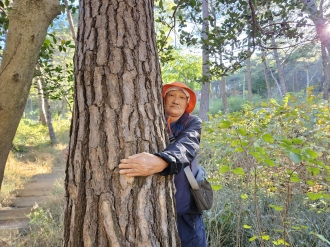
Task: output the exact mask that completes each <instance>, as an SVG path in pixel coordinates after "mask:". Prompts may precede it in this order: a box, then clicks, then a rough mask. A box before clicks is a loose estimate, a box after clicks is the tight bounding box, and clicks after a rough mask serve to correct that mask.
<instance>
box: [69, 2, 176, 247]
mask: <svg viewBox="0 0 330 247" xmlns="http://www.w3.org/2000/svg"><path fill="white" fill-rule="evenodd" d="M153 10H154V6H153V1H152V0H137V1H134V2H133V1H120V0H103V1H90V0H81V1H80V13H79V24H78V32H77V41H78V45H77V46H76V52H75V59H74V65H75V66H74V68H75V94H74V97H75V98H74V102H75V103H74V110H73V119H72V126H71V130H70V144H69V155H68V161H67V169H66V178H65V190H66V196H65V198H66V201H65V212H64V227H63V228H64V231H63V232H64V236H63V246H64V247H65V246H72V247H77V246H79V247H80V246H82V247H83V246H93V247H97V246H100V247H101V246H102V247H106V246H111V247H114V246H115V247H121V246H122V247H124V246H125V247H130V246H141V247H142V246H164V247H166V246H167V247H171V246H173V247H175V246H180V239H179V237H178V233H177V226H176V210H175V203H174V190H175V188H174V183H173V176H160V175H157V174H155V175H152V176H148V177H127V176H124V175H120V174H119V169H118V168H117V166H118V164H119V163H120V160H121V159H123V158H124V157H128V156H129V155H132V154H135V153H140V152H144V151H145V152H149V153H155V152H158V151H160V150H163V149H164V148H165V146H166V139H167V137H166V133H165V124H164V111H163V105H162V104H163V102H162V98H161V87H162V82H161V74H160V65H159V59H158V55H157V47H156V42H155V31H154V16H153Z"/></svg>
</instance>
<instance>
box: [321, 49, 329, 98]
mask: <svg viewBox="0 0 330 247" xmlns="http://www.w3.org/2000/svg"><path fill="white" fill-rule="evenodd" d="M321 52H322V67H323V75H324V79H323V99H325V100H328V99H329V84H330V49H328V54H327V51H326V47H325V46H324V45H322V44H321Z"/></svg>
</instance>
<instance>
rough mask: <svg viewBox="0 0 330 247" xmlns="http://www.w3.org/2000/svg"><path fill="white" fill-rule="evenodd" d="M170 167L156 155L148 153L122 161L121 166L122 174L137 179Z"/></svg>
mask: <svg viewBox="0 0 330 247" xmlns="http://www.w3.org/2000/svg"><path fill="white" fill-rule="evenodd" d="M167 166H168V164H167V162H166V161H165V160H163V159H162V158H159V157H157V156H156V155H153V154H149V153H146V152H143V153H139V154H135V155H132V156H129V157H128V158H127V159H122V160H121V161H120V164H119V166H118V167H119V168H120V171H119V173H120V174H123V175H126V176H129V177H137V176H149V175H152V174H155V173H159V172H161V171H163V170H164V169H165V168H166V167H167Z"/></svg>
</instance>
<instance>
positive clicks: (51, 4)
mask: <svg viewBox="0 0 330 247" xmlns="http://www.w3.org/2000/svg"><path fill="white" fill-rule="evenodd" d="M29 2H30V1H27V0H17V1H15V2H14V3H13V8H12V10H11V12H10V15H9V26H8V34H7V37H6V46H5V50H4V52H3V57H2V61H1V67H0V119H1V122H0V139H1V140H2V141H1V143H0V185H1V183H2V179H3V173H4V169H5V164H6V160H7V157H8V153H9V151H10V149H11V146H12V140H13V138H14V135H15V132H16V129H17V126H18V124H19V121H20V119H21V116H22V114H23V111H24V106H25V103H26V99H27V97H28V94H29V90H30V87H31V83H32V78H33V73H34V68H35V65H36V63H37V58H38V53H39V50H40V48H41V45H42V43H43V41H44V39H45V36H46V32H47V28H48V26H49V24H50V23H51V22H52V20H53V19H54V18H55V17H56V16H57V15H58V14H59V13H60V4H59V2H58V1H57V0H42V1H37V2H34V3H35V4H32V5H31V4H29Z"/></svg>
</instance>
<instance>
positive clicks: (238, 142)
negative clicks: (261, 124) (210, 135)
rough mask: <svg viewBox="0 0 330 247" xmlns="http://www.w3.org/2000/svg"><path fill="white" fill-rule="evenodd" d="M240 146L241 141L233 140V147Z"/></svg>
mask: <svg viewBox="0 0 330 247" xmlns="http://www.w3.org/2000/svg"><path fill="white" fill-rule="evenodd" d="M239 144H240V141H239V140H233V141H232V142H231V144H230V145H231V146H232V147H237V146H238V145H239Z"/></svg>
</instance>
